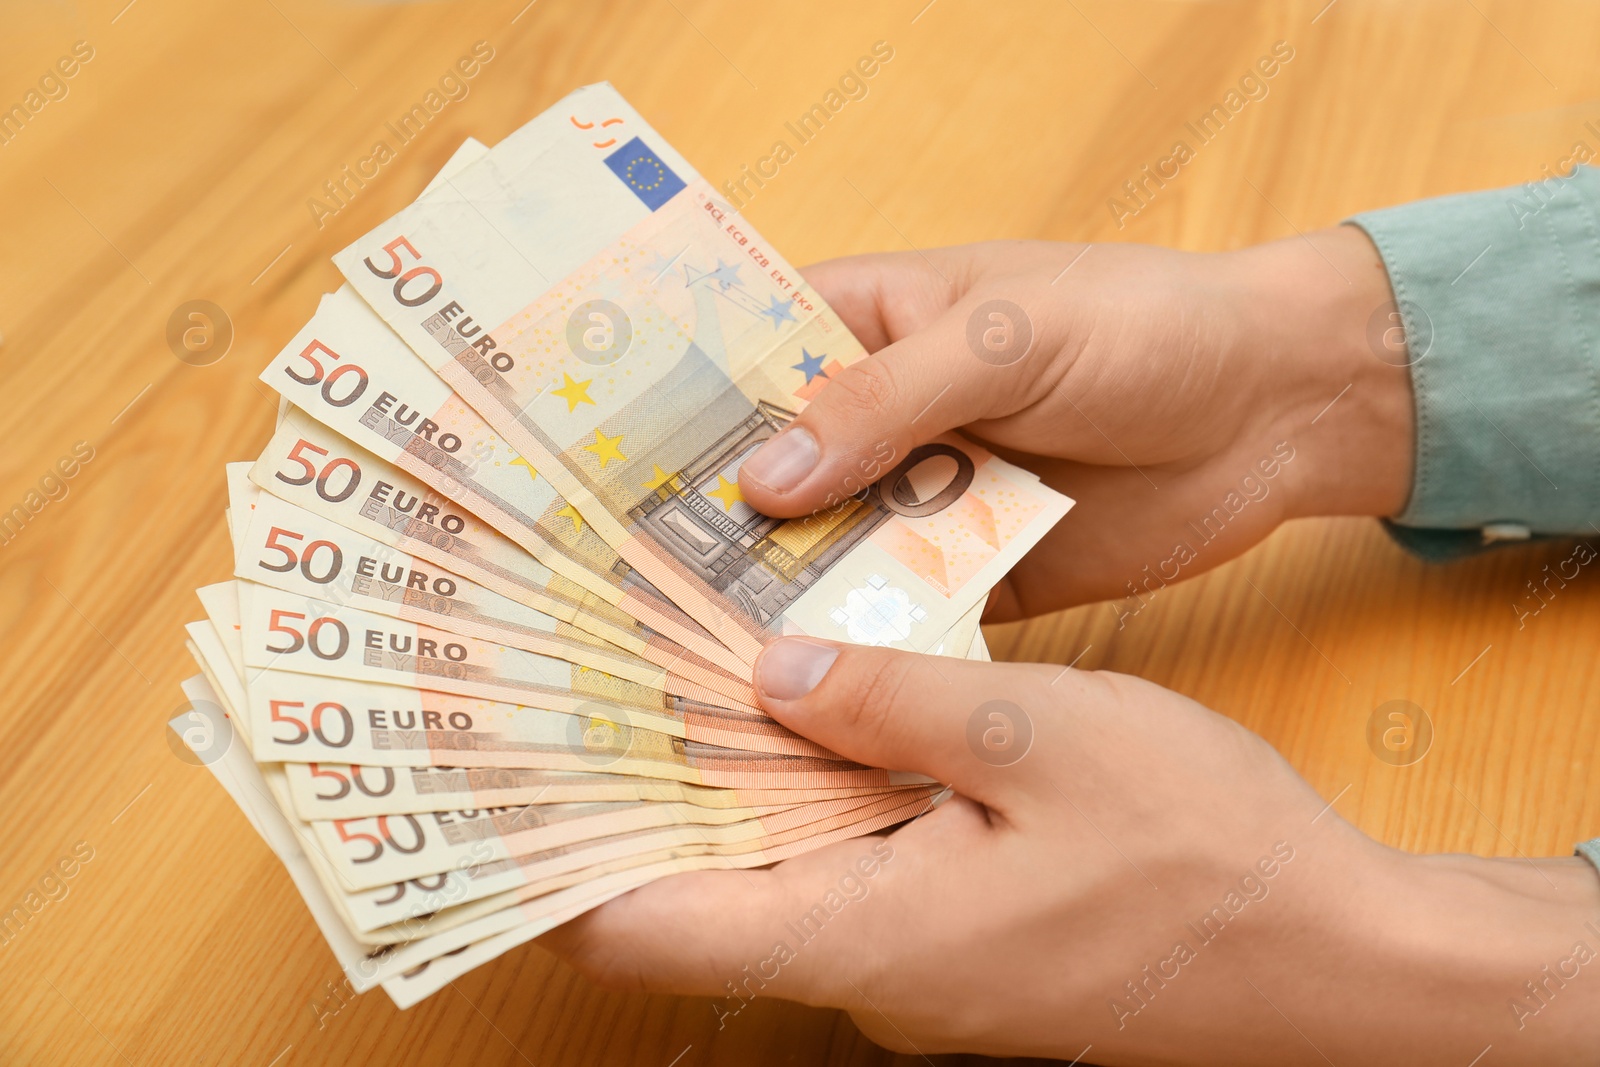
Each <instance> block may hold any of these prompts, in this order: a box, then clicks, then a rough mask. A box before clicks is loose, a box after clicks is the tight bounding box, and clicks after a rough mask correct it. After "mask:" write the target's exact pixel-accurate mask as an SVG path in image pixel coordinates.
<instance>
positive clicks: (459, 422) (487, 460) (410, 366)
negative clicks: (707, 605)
mask: <svg viewBox="0 0 1600 1067" xmlns="http://www.w3.org/2000/svg"><path fill="white" fill-rule="evenodd" d="M261 380H262V381H264V382H266V383H267V384H268V385H270V386H272V387H273V388H275V389H277V390H279V392H281V393H282V394H283V395H284V396H285V397H287V398H288V399H289V400H290V401H291V402H292V403H293V404H294V405H295V406H296V407H298V408H300V409H301V410H302V411H304V412H305V413H306V414H308V415H310V416H312V417H313V418H315V419H317V420H318V421H321V422H323V423H324V424H326V425H328V426H329V427H330V428H332V429H333V430H335V431H336V432H338V433H339V434H340V435H342V436H344V437H346V438H348V439H349V440H351V441H353V442H355V443H356V444H359V445H361V446H362V447H364V448H366V449H368V450H369V451H371V452H373V453H374V454H376V455H377V456H379V457H380V458H382V459H384V460H387V461H388V462H390V463H393V464H395V465H396V466H399V467H401V468H402V469H404V470H405V471H406V472H407V473H409V474H411V475H413V476H414V477H416V478H418V479H420V480H421V481H423V482H425V483H427V484H428V485H430V486H431V487H433V488H434V489H436V490H438V491H439V492H440V493H441V494H443V495H444V496H446V497H448V498H449V499H450V500H452V501H454V502H455V503H456V504H457V505H458V506H460V507H464V508H466V509H468V510H469V511H471V512H472V513H474V514H476V515H477V516H479V517H480V518H482V519H484V520H485V521H487V522H488V523H489V524H490V525H491V526H493V527H494V528H495V529H497V530H499V531H500V532H501V533H502V534H504V535H506V536H507V537H508V538H510V539H511V540H512V541H514V542H515V543H516V544H518V545H519V546H521V547H522V548H523V549H525V550H526V551H527V552H529V553H530V554H532V555H533V556H534V558H535V559H537V560H538V561H539V562H540V563H542V564H544V565H545V566H546V567H548V568H550V570H552V571H553V572H555V573H556V574H558V575H560V576H561V577H562V578H564V579H565V580H566V581H568V582H570V583H572V584H573V585H574V586H576V587H578V588H581V589H583V590H585V591H586V592H587V593H589V594H590V595H592V596H595V597H598V598H600V599H601V600H603V601H605V602H607V603H610V604H612V605H614V606H616V607H618V608H621V609H622V610H623V611H624V612H626V613H628V614H631V615H634V616H636V617H637V618H639V619H641V620H643V621H645V622H646V623H647V624H648V625H650V626H652V627H654V628H655V629H658V630H660V631H661V632H663V633H667V634H669V635H670V636H671V637H672V638H673V640H676V641H678V642H679V643H681V644H684V645H685V646H686V647H688V648H690V649H693V650H694V651H696V652H698V653H700V654H702V655H712V656H715V655H718V654H719V652H718V649H717V647H716V642H715V641H714V640H713V639H712V638H711V637H710V636H709V635H707V634H706V633H705V632H704V631H703V630H701V629H700V628H699V627H698V626H697V625H696V624H695V623H694V622H693V621H692V620H691V619H690V618H689V617H688V616H687V615H686V614H685V613H684V612H683V611H682V610H681V609H680V608H679V607H677V606H676V605H674V604H672V603H670V602H669V601H668V600H666V599H665V598H664V597H663V596H662V595H661V594H660V593H658V592H657V591H656V590H654V589H652V588H650V586H649V584H648V583H647V582H645V581H643V580H642V579H640V578H639V577H637V576H636V575H634V574H633V573H632V571H631V570H630V569H629V568H628V567H626V566H624V565H622V564H621V562H620V561H619V560H618V559H617V556H616V553H615V552H614V551H612V549H611V548H610V546H609V545H607V544H606V543H605V542H604V541H603V540H601V539H600V538H599V537H598V536H596V534H595V532H594V531H593V530H591V529H587V528H586V527H585V526H584V525H583V523H582V520H581V518H580V517H579V515H578V513H577V512H576V511H575V510H573V509H571V508H570V507H569V506H568V505H567V502H566V501H564V500H562V499H561V498H560V497H558V496H557V495H556V493H555V490H554V489H552V488H551V487H550V484H549V483H548V482H546V481H545V480H544V479H543V478H541V477H540V476H539V473H538V472H537V471H536V470H535V469H534V467H533V465H532V464H531V463H529V462H527V461H526V460H524V459H523V458H522V457H521V456H519V455H518V454H517V453H516V452H515V451H514V450H513V449H511V448H510V447H509V446H507V445H506V444H505V442H503V441H502V440H500V438H499V437H498V435H496V434H495V433H494V431H492V430H491V429H490V428H489V427H488V425H487V424H486V423H485V422H484V421H483V419H482V418H480V417H479V416H478V414H477V413H476V412H475V411H473V410H472V409H471V408H470V407H468V406H467V405H466V404H465V403H464V402H462V401H461V400H460V399H459V398H456V397H454V395H453V394H452V393H451V392H450V390H449V388H447V387H446V386H445V385H444V383H443V382H442V381H440V380H439V378H438V376H437V375H435V374H434V373H433V372H431V371H430V370H429V369H428V368H427V366H426V365H425V364H423V363H422V362H421V361H420V360H418V359H417V358H416V356H415V355H414V354H413V353H411V352H410V351H409V350H408V349H407V348H406V347H405V345H404V344H403V343H402V342H401V341H400V339H399V338H397V337H396V336H395V335H394V334H393V333H392V332H391V331H390V330H388V329H387V328H385V326H384V324H383V322H382V320H381V319H379V318H378V317H377V316H376V315H374V314H373V313H372V311H371V309H369V308H368V307H367V306H366V305H365V304H363V303H362V302H361V299H360V298H359V297H357V296H356V295H355V294H354V293H353V292H352V291H351V290H350V289H349V287H348V286H347V287H345V288H342V289H340V290H339V291H338V292H335V293H332V294H330V295H328V296H325V297H324V298H323V300H322V303H321V305H320V306H319V307H318V308H317V312H316V314H315V315H313V316H312V318H311V321H310V322H309V323H307V324H306V325H305V327H304V328H303V329H302V330H301V331H300V333H299V334H298V335H297V336H296V337H295V339H294V340H292V341H290V342H289V345H288V346H287V347H286V348H284V350H283V351H282V352H281V353H279V355H278V357H277V359H275V360H273V361H272V363H271V364H269V365H268V366H267V369H266V370H265V371H263V372H262V374H261ZM319 459H320V457H317V456H315V455H314V454H313V455H310V456H307V455H306V454H305V452H304V451H302V452H301V453H299V455H298V456H296V457H295V460H296V462H297V463H298V464H300V465H301V467H302V470H303V473H302V474H301V475H300V477H302V478H304V479H306V481H308V482H309V481H311V480H312V478H313V475H314V474H315V476H316V477H318V478H322V477H324V476H325V472H326V473H338V474H339V475H341V480H340V483H339V484H340V488H341V490H343V489H345V485H344V481H343V477H342V476H344V475H345V474H346V472H345V471H337V472H332V471H330V464H328V463H325V462H324V463H321V465H320V466H319V465H318V461H319ZM278 477H279V478H280V479H283V478H284V476H283V475H281V474H280V475H278ZM349 488H352V489H353V488H355V487H354V486H351V487H349Z"/></svg>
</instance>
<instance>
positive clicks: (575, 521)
mask: <svg viewBox="0 0 1600 1067" xmlns="http://www.w3.org/2000/svg"><path fill="white" fill-rule="evenodd" d="M556 514H557V515H565V516H566V517H567V518H569V519H571V520H572V529H573V532H574V533H576V532H577V531H579V530H582V529H583V516H582V515H579V514H578V509H577V508H575V507H573V506H572V505H571V504H568V505H567V506H566V507H564V508H562V509H561V510H560V511H558V512H556Z"/></svg>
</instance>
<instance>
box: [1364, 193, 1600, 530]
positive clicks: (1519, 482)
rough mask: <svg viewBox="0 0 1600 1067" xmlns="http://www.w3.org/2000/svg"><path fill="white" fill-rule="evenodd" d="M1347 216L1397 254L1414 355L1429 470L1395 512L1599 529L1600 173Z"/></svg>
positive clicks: (1392, 270)
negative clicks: (1598, 341)
mask: <svg viewBox="0 0 1600 1067" xmlns="http://www.w3.org/2000/svg"><path fill="white" fill-rule="evenodd" d="M1347 221H1348V222H1350V223H1353V224H1354V225H1356V226H1359V227H1360V228H1361V229H1362V230H1364V231H1365V232H1366V233H1367V235H1368V236H1369V237H1370V238H1371V239H1372V241H1373V243H1374V244H1375V245H1376V246H1377V248H1378V252H1379V254H1380V255H1381V256H1382V257H1383V262H1384V266H1385V267H1386V268H1387V269H1388V272H1389V281H1390V284H1391V286H1392V287H1393V289H1394V295H1395V302H1396V304H1397V306H1398V309H1399V315H1400V325H1401V326H1402V327H1403V328H1404V330H1405V337H1406V343H1407V347H1408V351H1409V358H1410V360H1411V374H1412V385H1413V392H1414V394H1415V397H1416V414H1417V441H1416V471H1415V477H1414V480H1413V484H1412V491H1411V499H1410V500H1409V501H1408V502H1407V504H1406V507H1405V510H1404V511H1402V512H1401V513H1400V514H1399V515H1397V516H1395V517H1394V520H1393V521H1394V522H1395V523H1396V524H1398V525H1399V526H1401V527H1421V528H1430V529H1440V530H1476V531H1481V530H1482V529H1483V528H1484V527H1490V529H1491V532H1492V531H1493V530H1495V529H1503V528H1507V527H1510V528H1517V527H1525V528H1526V529H1527V530H1528V531H1529V532H1530V533H1532V534H1535V535H1537V534H1556V533H1569V534H1571V533H1579V532H1584V533H1588V532H1597V531H1600V348H1597V345H1596V336H1597V332H1600V331H1597V324H1600V171H1597V170H1596V169H1595V168H1592V167H1577V168H1574V170H1573V171H1572V173H1571V175H1570V176H1568V177H1553V178H1550V179H1547V180H1545V181H1542V182H1534V183H1529V184H1528V185H1525V186H1521V187H1516V188H1511V189H1501V190H1491V191H1488V192H1478V193H1466V194H1462V195H1459V196H1448V197H1441V198H1439V199H1435V200H1424V201H1419V202H1417V203H1414V204H1406V205H1402V206H1400V207H1394V208H1387V209H1384V210H1381V211H1373V212H1368V213H1365V214H1362V215H1357V216H1355V217H1354V218H1352V219H1349V220H1347ZM1378 326H1379V328H1383V324H1382V323H1379V324H1378ZM1397 539H1401V538H1397ZM1401 540H1402V543H1406V541H1405V540H1404V539H1401ZM1435 547H1438V548H1443V544H1442V543H1441V544H1439V545H1437V546H1435ZM1451 547H1452V548H1455V549H1457V552H1451V553H1449V554H1451V555H1454V554H1461V550H1464V549H1466V548H1467V542H1466V541H1461V542H1460V544H1459V545H1452V546H1451ZM1424 554H1426V553H1424Z"/></svg>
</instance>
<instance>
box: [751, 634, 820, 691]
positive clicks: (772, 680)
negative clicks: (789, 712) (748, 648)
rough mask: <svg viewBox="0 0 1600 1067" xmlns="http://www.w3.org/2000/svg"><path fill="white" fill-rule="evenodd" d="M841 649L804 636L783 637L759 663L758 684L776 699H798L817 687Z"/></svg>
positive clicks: (762, 655)
mask: <svg viewBox="0 0 1600 1067" xmlns="http://www.w3.org/2000/svg"><path fill="white" fill-rule="evenodd" d="M838 658H839V650H838V649H836V648H830V647H828V646H827V645H819V644H817V643H816V642H815V641H807V640H806V639H805V638H803V637H783V638H779V639H778V640H776V641H774V642H773V643H772V644H770V645H768V646H767V648H766V651H764V652H762V653H761V660H760V663H759V665H758V666H757V668H756V669H757V672H758V674H759V677H758V678H757V679H756V684H757V685H759V686H760V687H761V692H762V693H763V694H765V695H766V696H769V697H771V698H773V699H774V700H798V699H799V698H800V697H803V696H805V695H806V694H807V693H809V692H811V691H812V690H813V689H815V688H816V687H817V683H818V682H820V681H822V679H823V676H824V675H826V674H827V673H828V668H829V667H831V666H833V661H834V660H836V659H838Z"/></svg>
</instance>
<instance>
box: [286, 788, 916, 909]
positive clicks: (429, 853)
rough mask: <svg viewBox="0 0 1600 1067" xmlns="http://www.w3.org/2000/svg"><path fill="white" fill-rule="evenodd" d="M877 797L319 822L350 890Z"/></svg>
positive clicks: (722, 833) (691, 841)
mask: <svg viewBox="0 0 1600 1067" xmlns="http://www.w3.org/2000/svg"><path fill="white" fill-rule="evenodd" d="M936 791H937V787H924V788H922V789H920V790H912V791H906V794H905V795H902V794H901V793H898V792H897V793H893V794H890V797H891V798H892V799H890V800H888V801H887V802H888V803H890V804H900V803H902V802H912V801H917V800H920V801H927V800H931V798H932V796H933V794H934V792H936ZM868 799H869V798H862V797H852V798H847V799H843V800H825V801H816V802H813V803H810V804H802V805H797V806H794V807H782V808H764V809H749V808H728V809H713V808H702V807H695V806H692V805H679V804H627V803H622V804H548V805H529V806H527V807H523V808H509V809H493V808H491V809H482V810H471V811H458V812H434V813H431V814H428V815H396V816H381V815H380V816H376V817H372V818H364V819H339V820H336V821H333V822H327V823H323V822H318V823H313V824H312V829H313V831H314V832H315V833H316V837H317V841H318V843H319V844H320V845H321V847H322V852H323V854H324V856H326V857H327V859H328V860H329V861H330V862H331V864H332V865H333V867H334V869H335V871H336V872H337V873H338V875H339V877H340V878H341V879H342V880H343V881H344V883H345V884H347V885H349V886H350V887H351V888H355V889H362V888H371V887H375V886H382V885H389V884H391V883H395V882H403V881H407V880H409V879H413V878H420V877H423V876H425V875H431V874H437V873H439V872H441V871H450V870H464V869H466V868H469V867H472V866H475V865H481V864H484V863H488V862H491V861H493V860H504V859H510V858H512V857H515V856H520V855H527V854H530V853H535V852H543V851H546V850H548V849H552V848H559V847H561V846H563V845H571V844H574V843H576V842H581V841H594V840H597V839H600V838H604V837H610V836H613V835H615V834H623V833H628V832H631V831H635V830H646V829H658V828H669V827H670V828H671V829H672V830H673V831H674V832H675V833H676V834H677V835H678V836H677V837H676V838H675V840H674V843H675V844H679V845H695V844H709V845H716V844H721V845H732V844H738V843H741V842H748V841H753V840H761V839H763V838H770V837H772V836H773V835H776V834H780V833H783V832H784V831H786V830H789V829H793V828H796V827H801V826H809V827H813V828H814V830H815V832H825V831H827V830H830V829H833V828H836V827H838V826H847V825H852V824H853V823H854V822H856V820H855V819H854V818H853V815H852V813H853V812H854V811H855V810H856V809H857V808H860V807H861V806H862V805H863V804H865V803H867V802H868Z"/></svg>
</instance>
